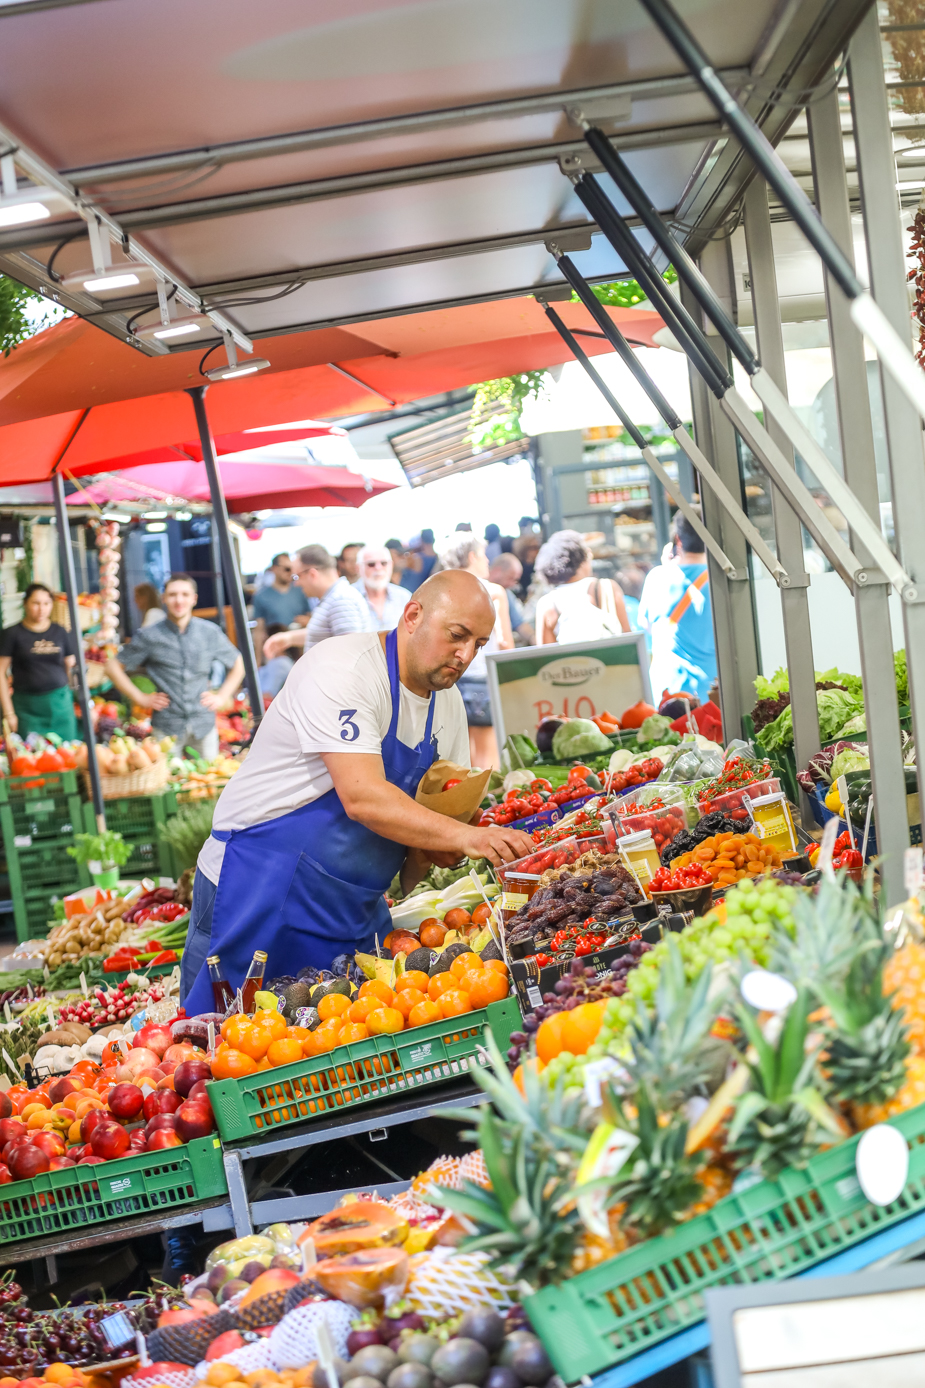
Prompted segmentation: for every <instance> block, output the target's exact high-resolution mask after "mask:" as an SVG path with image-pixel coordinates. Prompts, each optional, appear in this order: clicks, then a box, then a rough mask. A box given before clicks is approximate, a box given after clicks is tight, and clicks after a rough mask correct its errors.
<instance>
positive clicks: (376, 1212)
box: [302, 1200, 408, 1259]
mask: <svg viewBox="0 0 925 1388" xmlns="http://www.w3.org/2000/svg"><path fill="white" fill-rule="evenodd" d="M302 1237H303V1238H310V1239H311V1240H312V1241H313V1243H314V1245H315V1253H316V1254H317V1256H318V1258H319V1259H321V1258H335V1257H338V1256H339V1255H340V1254H344V1253H358V1252H359V1251H360V1250H361V1249H364V1248H387V1247H391V1246H392V1245H393V1244H399V1243H404V1241H405V1239H406V1238H407V1237H408V1221H407V1220H406V1219H403V1218H402V1216H401V1215H399V1214H396V1212H395V1211H394V1210H393V1209H391V1208H390V1207H389V1206H388V1205H384V1204H382V1202H381V1201H379V1200H353V1201H351V1203H350V1204H349V1205H339V1206H338V1208H337V1209H335V1210H329V1211H328V1213H327V1214H324V1215H322V1216H321V1218H320V1219H316V1220H315V1221H314V1223H313V1224H310V1225H309V1226H308V1228H307V1229H306V1230H305V1233H304V1234H303V1236H302Z"/></svg>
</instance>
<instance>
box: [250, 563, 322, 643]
mask: <svg viewBox="0 0 925 1388" xmlns="http://www.w3.org/2000/svg"><path fill="white" fill-rule="evenodd" d="M271 572H272V574H273V582H272V583H268V584H265V585H264V586H263V587H262V588H258V589H257V592H256V593H255V594H254V601H253V612H254V616H255V617H256V619H257V625H256V626H255V627H254V650H255V651H256V652H257V658H258V660H259V659H261V653H262V651H263V643H264V642H265V641H266V639H267V636H268V635H269V629H270V627H271V626H275V627H289V626H292V624H293V622H298V624H299V626H306V625H307V624H308V616H309V610H308V599H307V598H306V596H305V594H304V593H303V592H302V589H301V588H300V587H299V586H298V584H297V583H293V581H292V560H291V559H290V557H289V555H288V554H275V555H274V556H273V563H272V565H271Z"/></svg>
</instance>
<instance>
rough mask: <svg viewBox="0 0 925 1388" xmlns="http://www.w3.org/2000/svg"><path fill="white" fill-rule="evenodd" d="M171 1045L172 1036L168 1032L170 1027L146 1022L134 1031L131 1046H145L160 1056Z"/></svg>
mask: <svg viewBox="0 0 925 1388" xmlns="http://www.w3.org/2000/svg"><path fill="white" fill-rule="evenodd" d="M172 1045H173V1037H172V1036H171V1034H170V1027H165V1026H162V1025H158V1023H157V1022H148V1024H147V1026H143V1027H142V1028H141V1030H140V1031H136V1033H135V1037H134V1040H133V1041H132V1046H133V1047H142V1046H144V1047H146V1048H147V1049H148V1050H149V1051H154V1053H155V1055H158V1056H162V1055H164V1054H165V1052H166V1051H168V1050H169V1049H170V1047H171V1046H172Z"/></svg>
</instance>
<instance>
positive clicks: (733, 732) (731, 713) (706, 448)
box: [681, 242, 763, 741]
mask: <svg viewBox="0 0 925 1388" xmlns="http://www.w3.org/2000/svg"><path fill="white" fill-rule="evenodd" d="M727 253H728V245H727V243H726V242H713V243H712V244H711V245H709V246H707V248H706V251H705V253H704V259H703V262H702V269H703V271H704V273H705V274H707V275H708V276H709V280H710V283H711V284H712V285H714V286H715V287H716V288H717V289H721V288H722V287H723V286H724V285H725V284H726V283H727V282H728V280H729V276H730V268H729V264H728V254H727ZM681 294H682V298H683V299H684V300H685V303H686V307H687V309H688V311H689V312H690V311H693V309H694V300H693V298H692V297H691V296H690V291H689V290H688V289H687V288H686V287H685V286H683V285H682V288H681ZM707 341H708V342H709V344H710V350H711V351H715V353H716V356H717V358H718V360H719V362H720V366H721V367H722V366H727V367H728V357H727V354H726V351H725V348H724V347H723V345H722V343H721V342H720V341H719V340H717V339H716V338H715V337H713V338H708V339H707ZM688 362H689V366H690V359H688ZM690 387H691V409H692V411H693V422H694V431H695V433H696V436H697V441H698V444H699V445H700V451H701V453H706V454H708V455H709V457H710V458H711V459H712V460H713V464H714V467H715V469H716V472H717V474H718V475H719V477H720V478H721V479H722V481H723V483H724V484H725V486H726V487H727V488H728V489H729V491H730V492H731V493H733V494H734V495H736V496H738V497H740V498H741V496H742V479H741V473H740V467H739V450H738V445H737V442H736V435H735V430H734V429H733V427H732V425H731V424H730V422H729V420H728V419H727V418H726V416H725V415H724V414H723V412H722V409H721V408H720V405H719V402H718V401H717V399H716V397H715V395H714V394H713V393H712V391H710V390H709V389H708V387H707V385H706V383H705V382H704V380H703V377H702V376H701V375H700V374H699V372H697V371H695V370H694V369H693V367H692V366H690ZM694 466H695V468H696V467H697V464H696V462H694ZM698 490H699V491H700V498H701V506H702V509H703V518H704V520H705V521H706V523H707V525H708V527H709V529H710V530H711V531H712V532H713V534H714V535H718V536H720V537H721V539H722V542H723V548H724V549H725V550H726V551H727V553H729V554H730V555H731V556H732V557H733V558H734V560H735V564H736V571H737V572H739V571H741V573H742V574H743V576H744V577H746V578H747V576H748V571H749V570H748V547H747V545H746V543H745V539H744V536H743V533H742V531H741V529H740V528H739V527H738V526H737V525H736V524H735V523H734V521H730V520H729V519H728V518H727V514H726V513H725V512H724V510H723V508H722V507H721V506H720V505H719V504H718V503H717V500H716V498H715V496H714V494H713V493H711V491H710V490H709V488H705V487H704V486H703V482H702V480H701V481H700V482H699V483H698ZM749 524H751V522H749ZM762 543H763V542H762ZM707 562H708V564H709V566H710V601H711V605H712V608H713V633H714V640H715V644H716V668H717V672H718V675H719V693H720V706H721V708H722V711H723V732H724V736H725V737H726V740H727V741H729V740H731V739H732V738H734V737H741V735H742V733H743V732H744V727H743V723H742V718H743V715H744V714H746V713H748V712H749V711H750V710H751V708H752V707H753V705H754V702H755V678H756V676H757V675H758V674H759V672H760V668H761V666H760V661H759V654H758V638H757V634H756V629H755V614H754V606H753V594H752V585H751V583H748V582H744V583H737V582H730V581H729V580H728V579H727V578H726V576H725V574H722V573H720V572H719V570H718V567H717V565H715V564H714V563H713V562H712V561H711V560H710V559H708V561H707Z"/></svg>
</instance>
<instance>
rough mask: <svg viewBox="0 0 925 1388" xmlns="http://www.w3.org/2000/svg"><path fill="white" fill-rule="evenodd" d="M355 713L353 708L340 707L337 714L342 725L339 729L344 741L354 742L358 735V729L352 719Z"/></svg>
mask: <svg viewBox="0 0 925 1388" xmlns="http://www.w3.org/2000/svg"><path fill="white" fill-rule="evenodd" d="M355 713H356V709H355V708H342V709H341V711H340V713H339V714H338V715H337V716H338V718H339V719H340V721H341V722H342V723H343V725H344V726H343V727H342V728H341V730H340V735H341V737H342V738H343V740H344V742H356V740H357V738H358V737H359V736H360V730H359V728H358V727H357V725H356V723H354V721H353V715H354V714H355Z"/></svg>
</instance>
